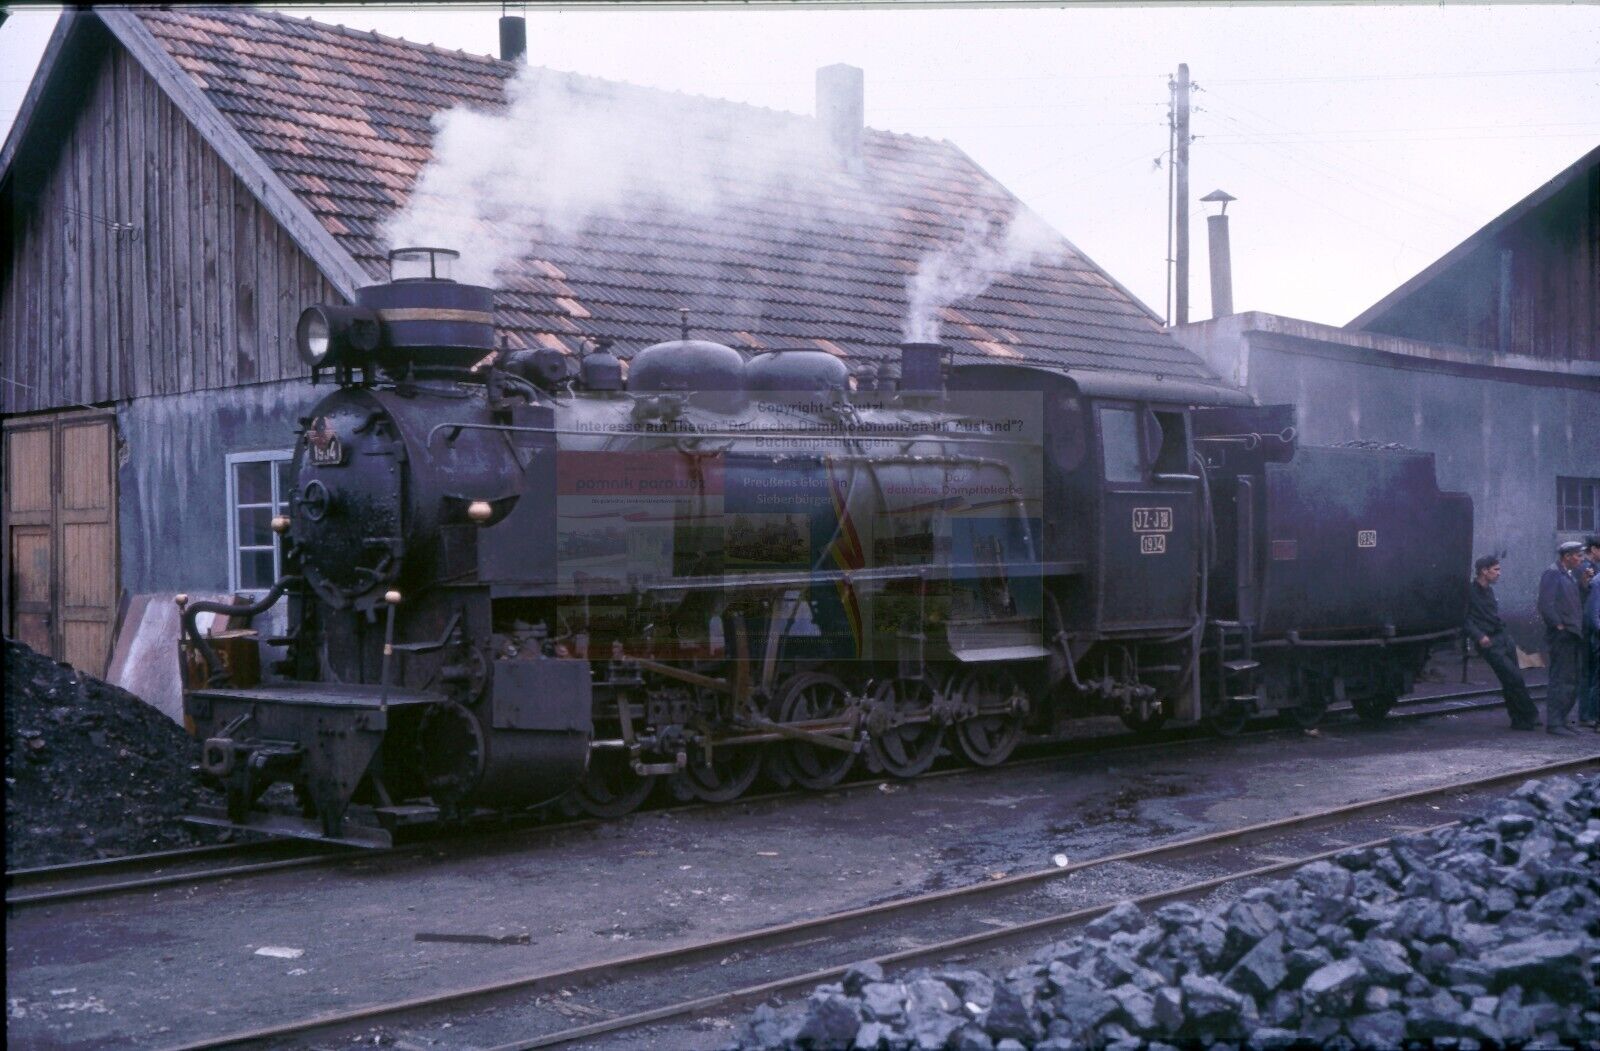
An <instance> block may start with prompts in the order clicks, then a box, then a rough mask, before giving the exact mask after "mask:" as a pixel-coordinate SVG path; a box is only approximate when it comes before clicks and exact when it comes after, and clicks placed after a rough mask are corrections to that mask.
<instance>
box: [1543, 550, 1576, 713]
mask: <svg viewBox="0 0 1600 1051" xmlns="http://www.w3.org/2000/svg"><path fill="white" fill-rule="evenodd" d="M1582 560H1583V545H1582V544H1580V543H1578V542H1577V541H1576V540H1569V541H1567V542H1566V543H1565V544H1562V545H1561V546H1560V547H1558V548H1556V561H1555V565H1553V566H1551V567H1550V568H1549V569H1546V570H1545V571H1544V575H1543V576H1541V577H1540V578H1539V616H1540V617H1541V618H1543V620H1544V639H1545V644H1546V646H1547V647H1548V649H1549V651H1550V685H1549V686H1548V687H1546V690H1545V702H1544V728H1545V730H1547V731H1548V732H1550V733H1553V734H1564V735H1565V734H1571V733H1574V732H1575V731H1574V730H1573V729H1572V727H1571V726H1570V725H1568V723H1567V717H1568V716H1569V715H1570V714H1571V713H1572V702H1573V701H1574V700H1576V699H1577V695H1578V663H1579V654H1580V652H1581V651H1580V649H1579V646H1580V645H1582V641H1583V639H1582V634H1581V632H1582V624H1583V603H1582V601H1581V600H1580V599H1579V595H1578V581H1577V578H1576V577H1574V576H1573V572H1574V571H1575V570H1576V569H1577V568H1578V563H1579V562H1581V561H1582Z"/></svg>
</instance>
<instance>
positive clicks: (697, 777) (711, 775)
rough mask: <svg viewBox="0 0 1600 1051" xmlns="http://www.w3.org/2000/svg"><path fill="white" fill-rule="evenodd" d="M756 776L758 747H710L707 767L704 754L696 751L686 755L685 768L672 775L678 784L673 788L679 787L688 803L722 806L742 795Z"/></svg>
mask: <svg viewBox="0 0 1600 1051" xmlns="http://www.w3.org/2000/svg"><path fill="white" fill-rule="evenodd" d="M760 773H761V746H760V745H753V744H746V745H732V746H729V747H714V748H712V749H711V761H710V762H709V763H708V762H706V757H705V752H703V751H700V750H698V749H697V750H696V751H695V752H694V753H692V754H691V755H690V758H689V765H688V766H687V767H685V768H684V770H683V772H682V773H681V774H679V775H676V777H677V778H679V779H680V780H679V783H678V784H675V785H674V788H677V787H679V786H680V785H681V787H682V788H684V789H686V790H687V791H688V793H689V797H690V798H692V799H700V800H704V801H705V802H707V803H726V802H728V801H729V800H732V799H737V798H739V797H740V796H742V795H744V793H745V792H746V790H748V789H749V787H750V786H751V785H753V784H755V780H756V776H757V775H758V774H760Z"/></svg>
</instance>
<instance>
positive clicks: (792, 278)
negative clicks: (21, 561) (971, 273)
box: [134, 8, 1210, 377]
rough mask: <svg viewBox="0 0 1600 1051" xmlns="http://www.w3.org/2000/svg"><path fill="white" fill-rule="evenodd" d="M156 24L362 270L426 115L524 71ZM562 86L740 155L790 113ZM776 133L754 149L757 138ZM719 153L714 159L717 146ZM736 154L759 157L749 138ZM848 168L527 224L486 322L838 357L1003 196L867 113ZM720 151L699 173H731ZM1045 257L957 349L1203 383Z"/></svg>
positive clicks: (283, 25)
mask: <svg viewBox="0 0 1600 1051" xmlns="http://www.w3.org/2000/svg"><path fill="white" fill-rule="evenodd" d="M134 10H135V11H136V13H137V16H138V17H139V19H141V20H142V22H143V23H144V25H145V26H146V27H147V28H148V29H149V31H150V33H151V34H152V35H153V36H154V37H155V39H156V40H157V41H158V42H159V43H160V44H161V46H162V47H164V48H165V49H166V50H167V52H168V53H169V54H171V55H172V57H173V58H174V60H175V61H176V62H177V63H178V65H179V66H180V67H181V68H182V69H183V70H184V71H185V72H186V73H188V74H189V75H190V76H191V77H193V78H194V79H195V81H196V82H197V83H198V84H199V85H200V87H201V88H202V90H203V91H204V93H205V96H206V98H207V99H209V101H210V102H211V103H212V104H213V105H214V106H215V107H216V109H217V110H218V111H219V112H220V113H222V114H223V115H224V117H225V118H226V119H227V120H228V121H230V122H231V123H232V124H233V125H234V126H235V127H236V128H237V129H238V131H239V133H240V135H242V136H243V138H244V139H245V140H246V141H247V142H248V143H249V145H250V146H251V147H252V148H253V149H255V150H256V151H257V152H258V153H259V154H260V156H261V157H262V158H263V159H264V160H265V161H266V163H267V164H268V166H270V167H271V168H272V169H273V170H274V171H275V172H276V173H277V174H278V175H279V176H280V177H281V178H282V180H283V181H284V183H285V185H287V186H288V188H289V189H290V190H291V191H292V192H293V193H294V194H295V195H296V196H297V197H298V198H299V199H300V201H301V202H302V203H303V204H304V205H305V206H306V208H307V209H309V210H310V212H311V213H312V214H313V215H314V216H315V217H316V218H317V219H318V220H319V221H320V222H321V223H322V224H323V226H324V227H326V229H327V230H328V231H329V233H330V234H332V235H333V237H334V239H335V240H336V241H337V242H338V243H339V244H340V245H341V246H342V247H343V248H344V249H345V250H346V251H348V252H349V253H350V255H351V256H352V257H353V258H354V259H355V260H356V261H357V263H358V264H360V265H361V266H362V267H363V268H364V269H365V270H366V271H367V272H368V273H369V274H371V275H372V277H373V278H374V279H375V280H382V279H384V278H386V276H387V264H386V250H387V247H388V246H387V245H385V244H384V243H382V241H381V237H382V228H383V224H384V222H385V221H386V220H388V219H389V218H390V217H392V216H393V215H394V214H395V213H396V212H397V211H399V210H400V209H402V208H403V207H404V206H405V205H406V203H407V200H408V198H409V196H410V194H411V192H412V190H413V188H414V187H415V186H416V183H417V179H418V176H419V175H420V174H421V172H422V170H423V168H424V166H425V165H426V164H427V163H428V161H429V159H430V157H431V156H432V151H431V146H432V139H433V126H432V123H431V121H432V118H433V117H434V116H435V115H436V114H438V113H440V112H442V111H445V110H448V109H450V108H452V107H456V106H462V105H471V106H475V107H478V108H481V109H486V110H498V109H503V108H504V106H505V104H506V85H507V83H508V81H509V80H510V79H511V78H512V77H513V76H514V75H516V74H517V73H518V71H519V70H521V69H522V68H523V67H521V66H519V65H515V64H511V63H505V62H500V61H498V60H496V59H493V58H489V57H486V56H480V55H470V54H465V53H462V52H456V51H447V50H443V49H440V48H436V47H430V46H426V45H419V44H413V43H409V42H406V41H400V40H394V39H390V38H386V37H383V36H379V35H377V34H373V33H366V32H359V31H354V30H348V29H344V28H342V27H335V26H328V25H324V24H321V23H318V22H314V21H310V20H306V19H300V18H292V17H288V16H284V15H279V14H274V13H271V12H266V11H258V10H251V9H248V8H222V9H210V8H177V9H172V10H160V9H155V8H137V9H134ZM531 75H534V76H538V77H549V78H561V80H562V81H563V83H564V86H565V87H567V88H569V89H572V90H576V91H594V92H602V93H611V94H617V95H621V96H633V97H637V98H648V97H657V98H662V97H670V98H672V99H673V100H674V102H675V105H677V106H679V107H680V111H684V112H692V113H698V114H701V115H703V116H704V117H705V118H706V119H704V120H691V121H688V122H686V123H685V125H684V126H683V127H682V128H681V129H675V130H676V131H678V133H679V134H681V135H683V136H688V137H689V140H690V141H689V142H688V143H687V146H688V148H689V149H690V150H693V149H694V146H695V142H694V141H693V137H694V136H696V135H722V136H726V135H727V134H728V133H729V132H728V129H729V128H730V127H731V128H735V129H737V134H738V143H739V149H740V150H748V151H760V150H762V149H764V148H767V146H768V144H775V143H777V142H778V141H779V140H781V139H792V138H793V133H794V131H795V129H796V127H797V125H799V124H806V125H809V124H810V123H811V121H812V119H811V118H809V117H801V116H796V115H793V114H786V113H779V112H776V111H772V110H765V109H760V108H757V107H753V106H746V105H741V104H737V103H731V102H725V101H721V100H715V99H705V98H694V97H689V96H683V95H678V94H675V93H666V92H656V91H653V90H652V89H646V88H639V87H634V86H631V85H620V84H615V83H612V82H607V81H599V80H595V79H594V78H587V77H580V76H577V75H575V74H565V73H558V72H554V71H550V70H536V71H533V72H532V74H531ZM774 148H775V147H774ZM718 156H727V151H726V149H724V150H723V151H722V152H721V153H719V154H718ZM751 157H752V168H753V167H756V166H758V163H759V161H760V160H761V158H759V157H757V156H755V154H754V153H752V154H751ZM862 160H863V164H862V165H861V166H860V168H859V170H854V171H851V170H846V169H843V168H839V167H837V166H829V165H821V166H819V167H818V170H817V171H816V172H814V173H813V172H808V173H807V178H804V179H791V180H783V181H781V182H774V183H771V184H770V185H769V184H768V183H761V184H759V186H755V187H754V188H753V189H752V188H751V187H749V186H747V187H745V189H746V191H747V192H743V193H740V194H737V195H734V196H733V197H732V198H730V199H731V201H732V202H733V203H732V204H730V205H728V206H725V207H720V208H718V209H717V210H716V211H715V212H712V213H709V214H685V213H684V212H682V211H674V210H670V209H666V208H659V209H653V210H652V209H651V208H649V207H648V206H641V208H639V209H636V210H635V212H636V214H630V215H629V217H628V218H627V220H626V221H623V220H619V219H617V218H615V217H610V218H608V217H604V216H596V217H593V218H591V219H588V220H587V221H585V222H584V223H583V224H582V225H581V226H580V227H579V228H578V229H575V230H569V231H561V230H555V229H550V228H544V229H539V230H533V231H530V232H529V235H530V239H529V247H528V249H527V251H526V252H525V253H524V254H523V255H522V257H521V258H520V259H517V260H515V261H513V262H512V263H511V264H510V265H508V266H507V267H505V268H503V269H502V270H501V272H500V274H499V279H498V281H497V282H496V283H497V293H496V297H495V301H496V310H497V320H498V323H499V325H500V327H501V330H502V333H503V334H504V335H505V337H506V339H507V341H508V343H509V344H510V345H511V346H513V347H516V346H535V345H554V344H559V345H561V346H564V347H566V348H568V349H578V348H579V347H580V346H581V345H582V344H583V343H584V341H585V340H587V339H592V338H608V339H612V340H616V341H618V343H619V344H620V347H619V349H625V350H626V349H636V348H637V347H639V346H641V345H643V344H646V343H650V342H654V341H657V340H662V339H670V338H675V336H676V334H677V332H678V326H679V309H680V308H685V307H687V308H689V309H690V310H691V311H692V319H693V326H694V331H695V335H696V336H697V337H699V338H706V339H714V340H718V341H720V342H724V343H728V344H730V345H733V346H742V347H755V346H782V345H793V344H795V343H796V342H797V341H801V340H816V341H824V342H826V343H828V344H831V345H834V346H836V347H838V348H840V349H842V350H844V351H845V353H847V354H849V355H850V356H852V357H860V358H873V357H877V356H880V355H882V354H884V353H885V352H886V351H887V350H888V349H889V348H890V347H892V346H894V345H895V344H896V343H898V342H899V341H900V338H901V324H902V319H903V318H904V316H905V314H906V309H907V291H906V282H907V278H908V276H910V275H911V274H913V273H914V272H915V271H916V269H917V265H918V260H920V259H921V258H922V257H923V255H924V254H925V253H927V252H930V251H933V250H935V249H938V248H940V247H943V246H945V245H948V244H951V243H953V242H955V241H957V240H959V238H960V237H961V234H962V229H963V227H962V222H963V216H971V215H974V214H986V215H995V214H1002V215H1010V214H1014V213H1015V212H1016V210H1017V209H1018V208H1019V205H1018V203H1017V201H1016V199H1015V198H1014V197H1012V195H1011V194H1010V193H1008V192H1007V191H1006V189H1005V188H1004V187H1003V186H1001V185H1000V184H999V183H998V182H996V181H995V180H994V179H992V178H991V177H989V175H988V174H987V173H985V172H984V171H983V170H982V169H981V168H980V167H979V166H978V165H976V164H974V163H973V162H972V160H971V159H970V158H968V157H967V156H966V155H965V154H963V153H962V152H961V151H960V150H959V149H957V148H956V147H955V146H953V145H951V144H950V143H948V142H939V141H934V140H930V139H924V138H919V137H915V136H909V135H899V134H893V133H890V132H884V131H877V130H872V129H868V130H867V131H866V132H865V136H864V141H863V157H862ZM746 174H747V173H746V172H742V171H741V170H739V166H738V165H734V166H733V167H732V170H729V171H726V172H721V173H718V177H719V178H723V179H726V180H734V181H736V180H739V179H741V177H743V176H745V175H746ZM1051 236H1052V237H1054V238H1057V239H1058V243H1057V244H1053V245H1052V246H1051V250H1050V251H1049V252H1048V253H1047V256H1048V261H1046V262H1042V263H1035V264H1031V265H1029V266H1028V267H1027V268H1026V269H1024V270H1021V271H1020V272H1016V273H1009V274H1002V275H1000V276H999V277H997V278H996V279H995V280H994V282H993V283H992V284H991V285H989V287H988V288H987V289H986V290H984V291H983V292H981V293H979V294H977V295H973V296H969V297H967V298H963V299H959V300H957V301H956V302H955V303H953V304H952V305H950V306H949V307H946V308H945V309H944V310H942V311H940V312H939V317H940V319H941V323H942V338H943V340H944V342H947V343H949V344H951V346H952V347H953V348H954V349H955V352H956V354H957V356H958V358H964V359H977V360H1005V361H1018V360H1021V361H1032V362H1038V363H1041V364H1050V365H1056V366H1059V367H1070V368H1108V369H1121V370H1132V371H1138V372H1144V373H1160V374H1165V375H1171V376H1193V377H1209V376H1210V373H1209V371H1208V370H1207V369H1206V367H1205V366H1204V365H1203V364H1202V363H1201V361H1200V359H1199V358H1198V357H1197V356H1195V355H1194V354H1192V353H1191V352H1190V351H1188V350H1187V349H1185V348H1183V347H1182V346H1180V345H1179V344H1178V343H1177V342H1176V341H1175V340H1174V339H1172V338H1171V337H1170V336H1168V335H1167V334H1166V333H1165V332H1163V331H1162V329H1161V326H1160V325H1159V324H1158V323H1157V322H1156V321H1155V319H1154V318H1152V317H1151V316H1150V314H1149V313H1148V311H1146V310H1145V309H1144V308H1143V307H1142V305H1141V304H1139V303H1138V302H1137V301H1136V300H1134V299H1133V297H1132V296H1131V295H1130V294H1128V293H1127V292H1126V291H1125V290H1124V289H1122V288H1121V287H1120V286H1119V285H1118V284H1117V283H1116V282H1115V281H1113V280H1111V279H1110V278H1109V277H1108V276H1107V275H1106V274H1104V273H1103V272H1102V271H1100V270H1099V269H1098V268H1097V267H1096V266H1094V264H1093V263H1091V262H1090V261H1089V260H1088V259H1086V258H1085V257H1084V256H1083V255H1082V254H1081V253H1080V252H1078V251H1076V250H1075V249H1074V248H1073V247H1072V246H1071V245H1070V244H1069V243H1068V242H1067V241H1066V240H1065V239H1059V235H1054V234H1052V235H1051Z"/></svg>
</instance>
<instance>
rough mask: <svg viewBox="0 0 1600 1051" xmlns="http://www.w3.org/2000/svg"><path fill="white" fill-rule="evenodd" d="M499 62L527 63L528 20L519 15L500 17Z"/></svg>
mask: <svg viewBox="0 0 1600 1051" xmlns="http://www.w3.org/2000/svg"><path fill="white" fill-rule="evenodd" d="M501 10H502V11H504V10H505V8H501ZM500 61H502V62H526V61H528V20H527V19H526V18H523V17H522V16H521V15H507V14H502V15H501V16H500Z"/></svg>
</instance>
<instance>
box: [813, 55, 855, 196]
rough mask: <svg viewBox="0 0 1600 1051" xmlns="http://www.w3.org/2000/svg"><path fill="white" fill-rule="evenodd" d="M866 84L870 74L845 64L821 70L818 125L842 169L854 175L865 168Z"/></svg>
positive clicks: (818, 89) (818, 86)
mask: <svg viewBox="0 0 1600 1051" xmlns="http://www.w3.org/2000/svg"><path fill="white" fill-rule="evenodd" d="M865 84H866V74H864V73H862V72H861V70H860V69H859V68H857V67H855V66H847V65H845V64H844V63H842V62H840V63H837V64H835V65H832V66H823V67H822V68H821V69H819V70H817V122H818V123H819V124H820V125H821V126H822V134H823V137H824V139H825V140H826V142H827V144H828V147H829V148H830V149H831V150H832V151H833V155H834V157H835V158H837V159H838V161H839V164H840V166H841V167H843V168H844V169H845V170H846V171H851V172H859V171H860V170H861V167H862V160H861V139H862V128H863V126H864V125H865V123H866V89H865Z"/></svg>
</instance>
